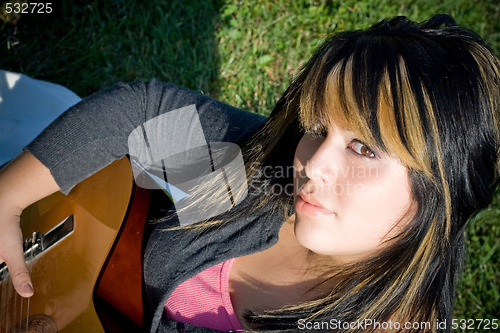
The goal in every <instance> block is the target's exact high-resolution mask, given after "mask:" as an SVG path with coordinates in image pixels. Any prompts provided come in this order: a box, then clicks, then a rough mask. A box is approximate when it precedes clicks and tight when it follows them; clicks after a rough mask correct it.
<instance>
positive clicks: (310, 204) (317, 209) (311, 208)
mask: <svg viewBox="0 0 500 333" xmlns="http://www.w3.org/2000/svg"><path fill="white" fill-rule="evenodd" d="M295 210H296V211H297V212H299V213H301V214H304V215H310V216H326V215H334V214H335V212H332V211H331V210H328V209H326V208H324V207H322V206H320V204H319V203H318V202H317V201H315V200H314V199H312V198H310V197H309V198H308V197H306V199H304V198H302V197H301V196H300V195H298V196H297V200H296V201H295Z"/></svg>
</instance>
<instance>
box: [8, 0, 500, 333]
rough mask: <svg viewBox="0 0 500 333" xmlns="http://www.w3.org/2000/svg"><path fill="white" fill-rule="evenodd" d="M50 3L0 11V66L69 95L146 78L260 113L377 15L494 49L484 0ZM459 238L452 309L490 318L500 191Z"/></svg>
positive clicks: (498, 38)
mask: <svg viewBox="0 0 500 333" xmlns="http://www.w3.org/2000/svg"><path fill="white" fill-rule="evenodd" d="M2 8H3V6H2ZM53 8H54V13H52V14H45V15H42V14H23V15H21V16H14V15H6V14H5V13H3V14H1V15H0V18H1V19H2V21H3V22H0V43H1V44H0V68H2V69H7V70H12V71H16V72H22V73H26V74H28V75H31V76H33V77H36V78H39V79H44V80H49V81H52V82H57V83H60V84H62V85H64V86H66V87H68V88H70V89H72V90H73V91H75V92H76V93H77V94H79V95H80V96H87V95H89V94H90V93H92V92H95V91H97V90H100V89H102V88H104V87H107V86H109V85H112V84H114V83H116V82H117V81H131V80H134V79H136V78H143V79H151V78H153V77H156V78H159V79H161V80H165V81H170V82H173V83H176V84H179V85H182V86H185V87H188V88H191V89H194V90H198V91H201V92H203V93H206V94H210V95H211V96H214V97H216V98H219V99H220V100H223V101H225V102H227V103H229V104H232V105H235V106H238V107H241V108H245V109H248V110H252V111H256V112H259V113H262V114H268V113H269V112H270V110H271V109H272V107H273V105H274V103H275V102H276V100H277V98H279V96H280V94H281V93H282V92H283V91H284V89H285V87H286V86H287V84H288V83H289V82H290V80H291V79H292V78H293V77H294V75H296V74H297V73H298V71H299V69H300V67H301V66H302V65H303V64H304V62H305V61H306V60H307V59H308V57H309V56H310V55H311V54H312V52H313V50H314V49H315V48H317V47H318V45H319V44H320V43H321V42H322V41H323V40H325V38H326V37H327V36H328V35H329V34H331V33H332V32H334V31H337V30H343V29H352V28H360V27H367V26H369V25H371V24H373V23H375V22H377V21H379V20H380V19H382V18H384V17H389V16H395V15H406V16H408V17H409V18H410V19H413V20H417V21H420V20H424V19H426V18H428V17H429V16H430V15H432V14H435V13H438V12H444V13H449V14H451V15H453V16H454V17H455V19H456V21H457V22H458V23H460V24H463V25H465V26H467V27H469V28H471V29H473V30H474V31H476V32H478V33H479V34H480V35H482V36H483V37H484V38H485V39H486V41H487V42H488V43H489V44H490V45H491V46H492V47H493V49H494V50H496V52H497V54H498V53H499V51H500V5H499V4H498V3H497V1H493V0H422V1H417V0H379V1H376V0H358V1H355V0H345V1H320V0H318V1H307V0H299V1H278V0H276V1H259V0H251V1H250V0H249V1H236V0H226V1H223V0H219V1H194V2H192V3H191V4H187V2H186V1H179V0H173V1H165V0H149V1H144V2H142V4H141V3H140V2H139V1H132V0H113V1H83V0H76V1H60V2H57V3H54V4H53ZM467 243H468V259H467V265H466V269H465V273H464V276H463V281H462V283H461V285H460V292H459V295H458V297H457V305H456V312H455V315H456V317H457V318H474V319H480V318H490V319H492V318H499V319H500V296H499V294H500V290H499V289H500V194H497V195H496V197H495V199H494V202H493V204H492V205H491V206H490V208H488V209H486V210H484V211H483V212H481V213H480V214H479V215H478V216H477V217H476V218H475V219H474V220H473V221H472V223H470V224H469V226H468V228H467ZM474 331H478V330H474Z"/></svg>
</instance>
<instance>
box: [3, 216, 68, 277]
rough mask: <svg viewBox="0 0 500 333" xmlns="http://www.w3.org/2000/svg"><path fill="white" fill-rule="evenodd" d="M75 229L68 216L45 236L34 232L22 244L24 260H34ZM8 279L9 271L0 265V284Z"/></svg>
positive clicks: (5, 266)
mask: <svg viewBox="0 0 500 333" xmlns="http://www.w3.org/2000/svg"><path fill="white" fill-rule="evenodd" d="M74 229H75V220H74V216H73V215H70V216H68V217H67V218H65V219H64V220H63V221H62V222H60V223H59V224H58V225H56V226H55V227H54V228H52V229H51V230H49V231H47V233H46V234H42V233H41V232H34V233H33V234H32V236H31V237H29V238H27V239H26V240H25V241H24V242H23V250H24V259H25V261H26V262H29V261H31V260H33V259H35V258H36V257H37V256H38V255H40V254H41V253H42V252H44V251H46V250H47V249H49V248H50V247H51V246H52V245H54V244H57V243H58V242H59V241H61V240H62V239H63V238H64V237H66V236H67V235H69V234H71V233H72V232H73V230H74ZM8 277H9V271H8V269H7V265H5V263H2V264H0V282H2V281H3V280H5V279H7V278H8Z"/></svg>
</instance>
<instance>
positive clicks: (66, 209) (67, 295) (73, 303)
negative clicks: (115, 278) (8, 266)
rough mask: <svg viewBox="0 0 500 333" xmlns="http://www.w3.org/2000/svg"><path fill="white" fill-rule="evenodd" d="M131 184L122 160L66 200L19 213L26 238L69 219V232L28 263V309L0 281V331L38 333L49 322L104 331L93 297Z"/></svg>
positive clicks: (57, 198) (66, 328)
mask: <svg viewBox="0 0 500 333" xmlns="http://www.w3.org/2000/svg"><path fill="white" fill-rule="evenodd" d="M132 184H133V182H132V171H131V167H130V163H129V162H128V160H127V159H126V158H123V159H121V160H119V161H116V162H114V163H112V164H111V165H109V166H107V167H106V168H104V169H103V170H101V171H100V172H98V173H96V174H95V175H93V176H91V177H89V178H88V179H86V180H84V181H83V182H82V183H80V184H78V185H77V186H76V187H75V188H74V189H73V190H72V191H71V193H70V194H69V195H68V196H65V195H63V194H61V193H55V194H53V195H51V196H49V197H47V198H45V199H43V200H41V201H39V202H37V203H35V204H33V205H32V206H30V207H28V208H27V209H26V210H25V211H24V212H23V214H22V216H21V228H22V230H23V235H24V237H25V239H27V238H29V237H31V235H32V233H33V232H35V231H36V232H41V233H43V234H45V233H47V232H48V231H49V230H51V229H52V228H54V227H55V226H56V225H57V224H58V223H59V222H61V221H63V220H64V219H65V218H67V217H68V216H71V215H73V217H74V229H73V231H72V232H70V233H69V234H68V235H66V236H64V238H63V239H61V240H59V241H58V242H57V243H56V244H54V245H53V246H51V247H50V248H49V249H48V250H46V251H44V252H42V253H41V254H40V255H38V256H36V257H35V258H34V259H33V260H32V261H31V262H30V264H29V267H31V270H32V271H31V276H32V280H33V285H34V288H35V294H34V296H33V297H31V299H30V300H29V305H28V300H26V299H22V298H20V297H19V296H17V294H16V293H15V290H14V288H13V287H12V284H11V281H10V279H7V280H5V281H2V282H1V284H0V309H1V311H0V332H17V331H18V330H19V327H20V325H23V326H22V327H23V331H28V329H29V331H37V330H36V329H37V328H38V327H44V326H43V325H48V326H46V327H49V326H50V325H54V324H55V325H56V327H57V330H56V331H54V332H61V333H65V332H67V333H70V332H71V333H79V332H81V333H83V332H104V329H103V327H102V325H101V322H100V320H99V317H98V316H97V313H96V311H95V309H94V304H93V297H92V295H93V290H94V286H95V284H96V280H97V278H98V276H99V274H100V271H101V268H102V266H103V264H104V262H105V260H106V257H107V256H108V253H109V251H110V250H111V248H112V246H113V243H114V241H115V239H116V237H117V234H118V232H119V230H120V226H121V224H122V221H123V220H124V218H125V215H126V213H127V208H128V205H129V200H130V197H131V193H132ZM28 307H29V310H28ZM28 311H29V312H28ZM30 320H31V322H30ZM43 321H45V323H44V322H43ZM30 325H31V326H30ZM36 325H39V326H36ZM26 326H28V327H26ZM19 331H20V330H19ZM44 332H46V331H44ZM47 332H49V333H50V332H52V331H47Z"/></svg>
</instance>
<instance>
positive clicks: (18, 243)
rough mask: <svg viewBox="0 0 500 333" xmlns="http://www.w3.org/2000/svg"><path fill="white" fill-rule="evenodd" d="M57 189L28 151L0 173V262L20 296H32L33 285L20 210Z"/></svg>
mask: <svg viewBox="0 0 500 333" xmlns="http://www.w3.org/2000/svg"><path fill="white" fill-rule="evenodd" d="M58 190H59V186H58V185H57V183H56V182H55V180H54V178H53V177H52V175H51V174H50V171H49V169H47V168H46V167H45V166H44V165H43V164H42V163H40V161H38V160H37V159H36V158H35V157H34V156H33V155H31V154H30V153H28V152H24V153H22V154H21V155H19V156H18V157H17V158H16V159H14V160H13V161H11V162H10V163H9V164H7V165H6V166H5V167H4V168H2V169H1V170H0V263H3V262H5V263H6V264H7V267H8V268H9V272H10V275H11V277H12V282H13V284H14V288H15V289H16V291H17V292H18V293H19V294H20V295H21V296H23V297H30V296H31V295H32V294H33V286H32V284H31V278H30V275H29V273H28V269H27V267H26V263H25V261H24V253H23V246H22V242H23V239H22V233H21V228H20V226H19V218H20V216H21V213H22V211H23V209H24V208H26V207H28V206H29V205H31V204H32V203H34V202H36V201H38V200H40V199H42V198H44V197H46V196H48V195H50V194H52V193H54V192H56V191H58Z"/></svg>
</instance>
